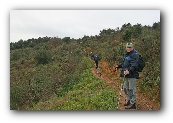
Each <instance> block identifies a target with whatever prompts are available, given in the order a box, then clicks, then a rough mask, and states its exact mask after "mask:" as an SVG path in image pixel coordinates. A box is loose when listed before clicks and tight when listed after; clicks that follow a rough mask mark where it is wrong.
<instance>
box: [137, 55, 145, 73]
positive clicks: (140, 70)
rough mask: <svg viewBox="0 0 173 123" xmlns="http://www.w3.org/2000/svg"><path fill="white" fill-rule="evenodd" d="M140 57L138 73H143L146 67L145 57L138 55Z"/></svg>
mask: <svg viewBox="0 0 173 123" xmlns="http://www.w3.org/2000/svg"><path fill="white" fill-rule="evenodd" d="M138 55H139V61H138V72H142V70H143V69H144V67H145V62H144V60H143V57H142V55H141V54H138Z"/></svg>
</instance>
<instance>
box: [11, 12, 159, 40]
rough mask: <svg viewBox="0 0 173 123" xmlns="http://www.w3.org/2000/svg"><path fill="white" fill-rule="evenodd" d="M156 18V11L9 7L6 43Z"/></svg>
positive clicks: (91, 32)
mask: <svg viewBox="0 0 173 123" xmlns="http://www.w3.org/2000/svg"><path fill="white" fill-rule="evenodd" d="M159 21H160V10H12V11H11V12H10V42H15V41H18V40H20V39H23V40H27V39H29V38H38V37H44V36H50V37H52V36H58V37H61V38H63V37H66V36H69V37H71V38H81V37H83V36H84V35H97V34H99V31H100V30H102V29H105V28H112V29H115V28H117V27H121V26H122V25H123V24H125V23H131V24H132V25H133V24H137V23H140V24H142V25H152V24H153V23H154V22H159Z"/></svg>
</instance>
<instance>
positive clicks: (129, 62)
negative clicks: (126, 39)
mask: <svg viewBox="0 0 173 123" xmlns="http://www.w3.org/2000/svg"><path fill="white" fill-rule="evenodd" d="M138 60H139V55H138V54H137V51H136V50H135V49H133V50H132V51H130V52H127V53H126V55H125V57H124V60H123V62H122V63H120V64H119V65H118V68H122V71H121V74H120V77H124V71H125V70H128V71H129V74H127V75H126V76H125V77H126V78H137V79H138V78H139V73H138Z"/></svg>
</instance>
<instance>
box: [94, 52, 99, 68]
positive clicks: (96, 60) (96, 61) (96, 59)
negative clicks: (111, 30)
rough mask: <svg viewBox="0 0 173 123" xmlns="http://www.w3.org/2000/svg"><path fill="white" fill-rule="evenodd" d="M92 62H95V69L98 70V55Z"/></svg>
mask: <svg viewBox="0 0 173 123" xmlns="http://www.w3.org/2000/svg"><path fill="white" fill-rule="evenodd" d="M94 61H95V64H96V69H97V68H98V62H99V57H98V55H95V56H94Z"/></svg>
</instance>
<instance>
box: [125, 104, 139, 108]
mask: <svg viewBox="0 0 173 123" xmlns="http://www.w3.org/2000/svg"><path fill="white" fill-rule="evenodd" d="M125 109H136V103H134V104H129V105H128V106H126V107H125Z"/></svg>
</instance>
